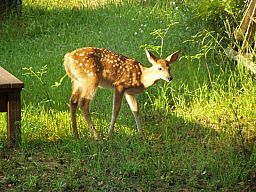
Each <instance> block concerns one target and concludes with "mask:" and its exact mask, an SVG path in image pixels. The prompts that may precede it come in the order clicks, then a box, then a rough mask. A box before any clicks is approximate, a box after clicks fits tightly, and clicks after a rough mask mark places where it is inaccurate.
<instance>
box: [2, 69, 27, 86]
mask: <svg viewBox="0 0 256 192" xmlns="http://www.w3.org/2000/svg"><path fill="white" fill-rule="evenodd" d="M23 87H24V83H23V82H22V81H21V80H19V79H17V78H16V77H15V76H13V75H12V74H11V73H9V72H8V71H6V70H5V69H4V68H2V67H0V88H23Z"/></svg>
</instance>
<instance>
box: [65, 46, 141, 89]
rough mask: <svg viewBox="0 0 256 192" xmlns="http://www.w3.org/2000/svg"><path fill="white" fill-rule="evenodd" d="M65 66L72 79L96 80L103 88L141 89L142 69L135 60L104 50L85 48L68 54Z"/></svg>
mask: <svg viewBox="0 0 256 192" xmlns="http://www.w3.org/2000/svg"><path fill="white" fill-rule="evenodd" d="M64 64H65V68H66V71H67V73H68V75H69V76H70V77H71V79H73V80H76V81H82V80H84V79H88V78H89V77H90V78H93V77H94V78H95V79H96V80H98V81H99V85H100V86H101V87H112V86H119V85H121V86H123V87H124V88H130V87H140V86H142V84H141V82H140V77H141V74H142V67H141V65H140V64H139V62H137V61H136V60H135V59H131V58H128V57H125V56H123V55H120V54H118V53H115V52H112V51H109V50H107V49H103V48H91V47H85V48H80V49H77V50H75V51H73V52H70V53H67V54H66V55H65V58H64Z"/></svg>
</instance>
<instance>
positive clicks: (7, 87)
mask: <svg viewBox="0 0 256 192" xmlns="http://www.w3.org/2000/svg"><path fill="white" fill-rule="evenodd" d="M23 87H24V83H23V82H22V81H20V80H19V79H17V78H16V77H14V76H13V75H12V74H10V73H9V72H8V71H6V70H5V69H4V68H2V67H0V112H7V145H8V147H14V146H18V145H19V144H20V143H21V131H20V121H21V103H20V92H21V90H22V88H23Z"/></svg>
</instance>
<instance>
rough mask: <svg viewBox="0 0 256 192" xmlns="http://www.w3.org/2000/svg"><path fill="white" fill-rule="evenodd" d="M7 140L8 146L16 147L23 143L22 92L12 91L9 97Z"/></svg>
mask: <svg viewBox="0 0 256 192" xmlns="http://www.w3.org/2000/svg"><path fill="white" fill-rule="evenodd" d="M7 100H8V101H7V102H8V103H7V140H8V141H7V142H8V147H15V146H18V145H19V144H20V143H21V132H20V121H21V104H20V92H19V91H18V92H12V93H9V94H8V98H7Z"/></svg>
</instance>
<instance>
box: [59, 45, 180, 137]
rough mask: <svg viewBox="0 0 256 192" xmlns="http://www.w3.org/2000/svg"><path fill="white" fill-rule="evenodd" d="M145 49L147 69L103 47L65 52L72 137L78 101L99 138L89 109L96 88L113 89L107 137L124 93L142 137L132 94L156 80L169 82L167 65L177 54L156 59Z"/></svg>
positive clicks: (141, 90)
mask: <svg viewBox="0 0 256 192" xmlns="http://www.w3.org/2000/svg"><path fill="white" fill-rule="evenodd" d="M145 51H146V55H147V58H148V60H149V62H150V63H151V64H152V66H151V67H149V68H147V67H144V66H142V65H141V64H140V63H139V62H138V61H136V60H135V59H133V58H129V57H126V56H123V55H120V54H118V53H115V52H112V51H109V50H107V49H103V48H93V47H85V48H79V49H76V50H74V51H72V52H70V53H67V54H66V55H65V57H64V67H65V70H66V72H67V74H68V76H69V77H70V78H71V80H72V95H71V98H70V110H71V117H72V128H73V134H74V137H75V138H78V136H79V135H78V131H77V123H76V111H77V106H78V104H79V105H80V108H81V111H82V112H83V115H84V117H85V119H86V121H87V123H88V126H89V128H90V129H91V130H92V132H93V135H94V137H95V138H96V139H99V138H100V137H99V135H98V133H97V131H96V129H95V127H94V125H93V123H92V120H91V115H90V111H89V110H90V109H89V107H90V106H89V105H90V102H91V100H92V99H93V97H94V95H95V93H96V90H97V88H98V87H103V88H113V89H114V96H113V109H112V117H111V122H110V127H109V132H108V135H109V137H110V136H111V135H112V133H113V129H114V124H115V121H116V118H117V115H118V113H119V110H120V108H121V103H122V98H123V96H124V95H125V98H126V100H127V102H128V104H129V106H130V108H131V111H132V113H133V115H134V118H135V121H136V125H137V129H138V132H139V133H140V135H141V136H142V137H144V133H143V130H142V128H141V124H140V117H139V106H138V103H137V101H136V99H135V95H136V94H138V93H141V92H143V91H144V90H145V89H146V88H148V87H149V86H151V85H154V84H155V83H156V82H157V81H158V80H159V79H163V80H165V81H167V82H170V81H171V80H172V76H171V74H170V72H169V66H170V64H171V63H173V62H175V61H176V60H177V59H178V57H179V53H178V52H175V53H173V54H171V55H169V56H168V57H167V58H166V59H159V60H157V59H156V57H155V56H154V55H153V54H152V53H150V52H149V51H147V50H146V49H145Z"/></svg>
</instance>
